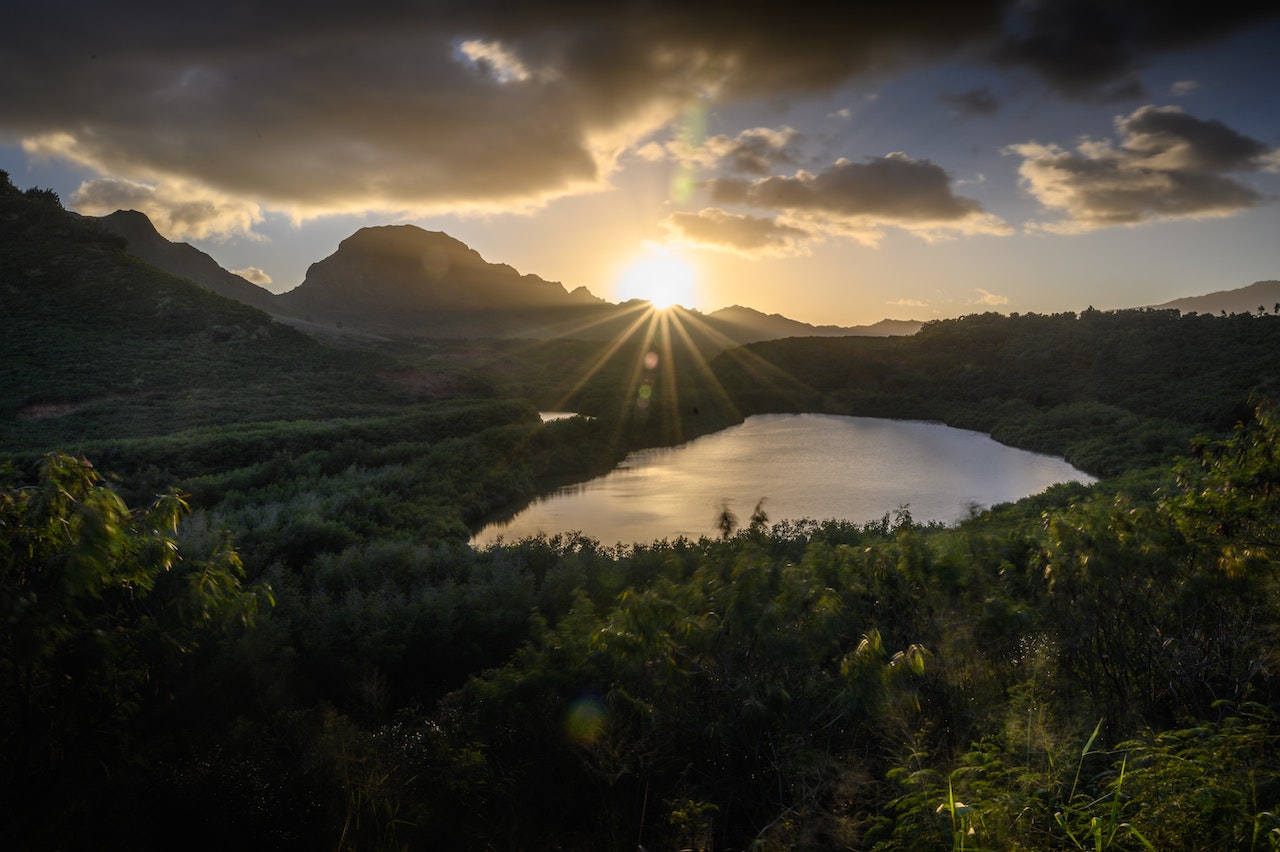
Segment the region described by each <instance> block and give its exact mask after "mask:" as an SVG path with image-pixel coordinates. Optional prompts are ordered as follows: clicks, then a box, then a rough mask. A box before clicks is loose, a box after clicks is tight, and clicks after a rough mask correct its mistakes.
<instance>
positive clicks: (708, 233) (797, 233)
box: [662, 207, 813, 257]
mask: <svg viewBox="0 0 1280 852" xmlns="http://www.w3.org/2000/svg"><path fill="white" fill-rule="evenodd" d="M662 225H663V227H664V228H665V229H666V230H667V232H668V233H669V234H671V235H672V237H674V239H675V241H676V242H682V243H685V244H688V245H694V246H698V247H700V248H710V249H717V250H719V251H730V252H734V253H736V254H741V255H745V256H747V257H782V256H786V255H793V254H803V253H804V252H805V243H806V241H807V240H808V239H809V238H811V237H812V236H813V235H812V234H811V233H810V232H809V231H807V230H805V229H803V228H798V227H795V226H792V225H782V224H779V223H778V222H775V221H774V220H773V219H768V218H762V217H759V216H744V215H741V214H738V213H730V212H728V211H727V210H721V209H720V208H717V207H707V208H704V209H703V210H699V211H698V212H697V213H673V214H671V215H670V216H668V217H667V218H666V219H664V220H663V221H662Z"/></svg>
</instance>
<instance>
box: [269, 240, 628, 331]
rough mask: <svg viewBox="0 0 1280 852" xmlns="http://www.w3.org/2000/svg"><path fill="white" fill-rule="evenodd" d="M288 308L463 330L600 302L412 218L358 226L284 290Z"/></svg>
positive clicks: (316, 316)
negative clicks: (501, 261) (413, 222)
mask: <svg viewBox="0 0 1280 852" xmlns="http://www.w3.org/2000/svg"><path fill="white" fill-rule="evenodd" d="M279 303H280V304H281V306H282V307H283V308H284V310H285V311H286V312H287V313H290V314H292V315H294V316H298V317H302V318H304V319H309V320H314V321H317V322H334V323H339V322H341V323H344V324H351V325H355V326H358V327H360V328H364V329H367V330H371V331H381V332H400V333H417V334H423V333H435V334H447V335H450V336H465V334H460V332H466V331H468V330H472V329H474V328H475V327H476V326H477V324H478V323H477V320H480V319H482V318H485V319H487V322H485V323H480V325H489V326H491V327H492V330H494V331H500V330H501V331H510V330H511V326H512V325H513V324H514V325H516V326H523V325H527V324H528V321H529V319H530V318H535V319H536V318H539V316H540V315H541V314H543V313H545V312H546V311H548V310H554V309H573V308H582V307H591V308H595V307H603V306H605V305H607V304H608V303H606V302H603V301H601V300H599V299H595V298H594V297H593V296H591V295H590V294H589V293H588V292H587V291H586V290H583V289H581V288H580V289H579V290H575V291H574V292H573V293H572V294H571V293H569V292H567V291H566V290H565V288H564V286H563V285H561V284H559V283H555V282H551V281H544V280H543V279H541V278H539V277H538V276H536V275H521V274H520V273H518V272H517V271H516V270H515V269H513V268H511V267H510V266H507V265H505V264H498V263H489V262H487V261H486V260H485V259H484V258H483V257H481V256H480V254H479V252H477V251H475V250H474V249H472V248H470V247H468V246H467V245H466V244H465V243H462V242H460V241H459V240H456V239H454V238H453V237H450V236H449V235H448V234H445V233H442V232H440V231H426V230H423V229H422V228H418V227H416V226H414V225H384V226H380V227H373V228H361V229H360V230H359V231H357V232H356V233H354V234H353V235H351V236H350V237H348V238H347V239H345V240H343V241H342V242H341V243H340V244H339V245H338V250H337V251H336V252H334V253H333V254H331V255H330V256H329V257H327V258H325V259H324V260H321V261H319V262H318V263H314V264H312V265H311V267H310V268H309V269H308V270H307V277H306V279H305V280H304V281H303V282H302V284H300V285H299V286H298V287H296V288H294V289H293V290H290V291H289V292H287V293H284V294H283V295H281V296H280V297H279Z"/></svg>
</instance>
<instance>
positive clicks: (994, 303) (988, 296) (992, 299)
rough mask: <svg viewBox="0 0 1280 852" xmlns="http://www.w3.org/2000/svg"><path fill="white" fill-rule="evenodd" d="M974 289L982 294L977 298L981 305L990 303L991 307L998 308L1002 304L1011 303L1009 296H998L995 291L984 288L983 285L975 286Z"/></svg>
mask: <svg viewBox="0 0 1280 852" xmlns="http://www.w3.org/2000/svg"><path fill="white" fill-rule="evenodd" d="M973 289H974V291H975V292H977V293H980V294H981V296H980V297H979V298H978V299H977V300H976V303H977V304H979V305H989V306H990V307H993V308H997V307H999V306H1001V305H1007V304H1009V297H1008V296H997V295H996V294H995V293H992V292H989V291H987V290H983V289H982V288H981V287H975V288H973Z"/></svg>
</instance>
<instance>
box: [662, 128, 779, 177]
mask: <svg viewBox="0 0 1280 852" xmlns="http://www.w3.org/2000/svg"><path fill="white" fill-rule="evenodd" d="M801 138H802V137H801V134H800V133H799V132H798V131H797V130H795V129H794V128H791V127H786V126H783V127H780V128H778V129H776V130H775V129H773V128H770V127H753V128H750V129H748V130H743V131H742V132H741V133H739V134H737V135H736V136H725V135H718V136H711V137H708V138H706V139H703V140H701V141H700V142H694V143H691V142H690V141H689V140H686V139H677V140H674V141H672V142H669V143H668V144H667V145H666V146H663V149H662V150H663V151H664V153H665V154H666V155H667V156H671V157H675V158H676V159H679V160H680V161H682V162H684V163H687V164H691V165H696V166H700V167H702V168H708V169H711V168H718V169H722V170H725V171H730V172H740V173H745V174H754V175H764V174H768V173H769V172H771V171H773V170H774V168H775V167H777V166H780V165H788V164H792V163H794V162H795V156H796V155H795V147H796V145H797V143H798V142H800V141H801ZM637 153H639V154H640V155H641V156H642V157H645V158H646V159H653V158H654V154H653V149H652V147H651V146H645V147H644V148H641V149H640V150H639V151H637Z"/></svg>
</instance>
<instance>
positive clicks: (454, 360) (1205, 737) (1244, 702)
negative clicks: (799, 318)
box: [0, 176, 1280, 850]
mask: <svg viewBox="0 0 1280 852" xmlns="http://www.w3.org/2000/svg"><path fill="white" fill-rule="evenodd" d="M0 183H2V184H3V186H0V289H2V291H3V299H4V305H5V317H6V319H5V323H6V334H5V335H4V336H3V340H2V341H0V355H3V365H4V366H3V373H2V374H0V463H2V466H0V624H2V627H0V629H2V630H3V641H0V680H2V681H3V688H0V720H2V721H3V727H2V729H0V730H2V731H3V733H2V734H0V792H2V794H3V796H4V798H5V801H6V808H5V810H4V813H3V815H0V837H4V838H6V843H5V846H6V848H15V849H83V848H94V849H121V850H123V849H131V850H135V849H150V848H173V847H175V846H180V847H183V848H199V849H202V848H209V849H213V848H225V847H228V846H239V847H244V846H251V847H262V848H274V849H339V850H348V849H349V850H357V849H437V848H459V849H581V850H595V849H623V848H627V849H635V848H643V849H648V850H655V849H671V850H676V849H706V850H713V849H714V850H734V849H761V850H768V849H779V850H781V849H858V850H928V849H937V850H958V849H967V850H981V849H992V850H994V849H1023V850H1074V849H1095V850H1102V849H1114V850H1166V849H1173V850H1176V849H1188V850H1192V849H1194V850H1204V849H1242V850H1243V849H1249V850H1253V849H1280V760H1277V759H1276V757H1275V754H1276V753H1277V749H1276V745H1277V736H1278V735H1280V724H1278V720H1277V712H1278V711H1280V695H1278V694H1277V682H1276V680H1275V679H1274V677H1273V674H1274V673H1275V671H1276V665H1277V662H1278V661H1277V659H1276V639H1277V631H1278V630H1280V589H1278V588H1277V577H1276V566H1277V559H1278V558H1280V557H1278V555H1277V548H1278V547H1280V413H1278V412H1277V410H1276V408H1275V405H1274V401H1275V400H1276V399H1278V398H1280V389H1277V388H1276V387H1275V383H1276V377H1277V376H1280V363H1277V361H1280V318H1277V317H1274V316H1263V315H1243V314H1241V315H1234V316H1216V317H1215V316H1195V315H1190V316H1179V315H1178V314H1177V313H1176V312H1167V311H1142V310H1135V311H1116V312H1102V311H1096V310H1092V309H1089V310H1085V311H1083V312H1081V313H1079V314H1061V315H1054V316H1040V315H1023V316H1000V315H996V314H983V315H975V316H969V317H963V318H960V319H955V320H943V321H937V322H933V323H929V324H927V325H926V326H925V327H924V328H923V329H922V330H921V332H919V333H918V334H917V335H915V336H912V337H903V338H883V339H881V338H825V339H818V338H812V339H789V340H779V341H769V342H764V343H757V344H752V345H750V346H745V347H731V348H727V349H725V350H724V351H722V352H720V353H718V354H716V353H709V352H707V351H706V350H705V349H699V348H698V347H696V346H694V345H692V344H691V343H690V342H689V337H688V336H686V335H683V334H682V333H681V331H680V329H678V328H673V327H671V326H669V325H668V326H663V325H662V324H660V323H657V322H653V323H650V324H648V325H647V326H644V325H640V326H637V328H636V329H635V333H634V334H633V335H631V336H630V337H628V338H626V339H620V340H618V341H603V342H602V341H590V340H573V339H560V340H549V341H513V340H487V341H461V342H460V341H456V340H455V341H441V340H417V339H415V340H397V341H389V342H377V341H367V340H363V341H348V342H345V343H343V342H341V341H337V342H335V341H333V340H325V341H320V340H317V339H315V338H312V337H309V336H307V335H305V334H303V333H301V332H299V331H297V330H295V329H293V328H290V327H288V326H284V325H281V324H280V323H277V322H274V321H272V320H271V318H270V317H268V316H267V315H266V314H263V313H261V312H259V311H257V310H256V309H252V308H249V307H247V306H243V305H240V304H238V303H234V302H230V301H228V300H225V299H221V298H219V297H215V296H213V295H212V294H209V293H207V292H206V291H202V290H200V289H199V288H198V287H196V286H195V285H192V284H190V283H189V282H185V281H181V280H178V279H174V278H172V277H170V276H166V275H164V274H163V273H160V272H159V271H158V270H155V269H153V268H151V267H147V266H145V265H144V264H141V263H139V262H137V261H134V260H133V259H132V258H130V257H128V256H127V255H126V254H125V253H124V251H123V247H122V246H121V245H120V242H119V240H118V239H115V238H113V237H111V235H109V234H106V233H105V232H102V231H100V230H98V229H96V228H95V227H94V226H93V225H92V224H91V223H87V222H84V221H82V220H79V219H78V218H77V217H74V216H73V215H72V214H69V213H67V212H66V211H64V210H62V208H61V205H60V204H59V203H58V200H57V198H56V196H54V197H50V196H52V193H47V192H44V191H39V190H27V191H26V192H22V191H19V190H17V189H16V188H14V187H13V186H12V184H11V183H10V182H9V181H8V178H7V176H6V177H5V179H4V180H3V181H0ZM650 352H654V353H659V354H660V357H659V358H658V359H656V363H655V359H646V357H645V356H646V354H647V353H650ZM406 377H410V378H412V379H414V380H413V381H405V378H406ZM424 377H430V378H431V379H432V381H431V382H425V381H421V379H423V378H424ZM641 389H645V392H644V393H641ZM640 400H644V403H645V404H644V405H641V404H640ZM540 408H541V409H548V408H564V409H567V410H572V411H579V412H581V413H583V414H586V415H591V417H590V419H589V418H587V417H575V418H570V419H566V420H561V421H557V422H553V423H546V424H543V423H542V422H541V421H540V420H539V418H538V416H537V411H538V410H539V409H540ZM786 411H822V412H829V413H845V414H858V415H863V416H882V417H899V418H919V419H929V420H937V421H940V422H945V423H948V424H950V425H955V426H962V427H965V428H972V429H980V430H982V431H985V432H988V433H990V434H992V435H993V436H994V437H996V438H997V439H999V440H1001V441H1004V442H1005V443H1009V444H1011V445H1014V446H1020V447H1024V448H1028V449H1035V450H1039V451H1045V452H1052V453H1055V454H1058V455H1062V456H1064V457H1066V458H1067V459H1068V460H1069V461H1071V462H1072V463H1074V464H1076V465H1077V466H1078V467H1081V468H1082V469H1084V470H1086V471H1089V472H1090V473H1094V474H1095V475H1098V476H1100V477H1102V479H1101V481H1100V482H1099V483H1097V484H1096V485H1093V486H1089V487H1085V486H1080V485H1060V486H1055V487H1053V488H1051V489H1049V490H1048V491H1046V492H1045V493H1043V494H1039V495H1035V496H1033V497H1029V498H1027V499H1025V500H1022V501H1019V502H1017V503H1013V504H1008V505H1001V506H996V507H992V508H990V509H986V510H983V511H978V512H975V513H974V514H973V516H972V517H970V518H968V519H967V520H965V521H963V522H962V523H959V524H957V525H954V526H941V525H933V524H922V523H918V522H916V521H914V520H913V519H912V518H911V516H910V514H909V512H907V511H904V510H901V509H895V508H894V507H886V512H885V514H884V516H883V518H881V519H880V520H878V521H875V522H873V523H867V524H853V523H849V522H843V521H838V520H831V519H783V518H779V519H770V518H768V517H767V516H766V515H765V514H764V513H763V512H757V513H753V514H752V516H751V517H749V518H746V519H743V523H742V525H741V526H739V525H738V524H737V523H736V522H735V523H729V524H725V525H724V527H723V528H717V526H716V519H715V518H712V517H709V518H708V519H707V534H706V536H704V537H701V538H699V539H698V540H690V539H683V538H681V539H677V540H666V541H655V542H647V543H625V544H621V543H610V542H601V541H596V540H593V539H590V538H585V537H583V536H581V535H578V534H575V533H572V532H566V533H563V534H558V535H551V536H541V537H535V538H530V539H526V540H522V541H517V542H510V543H507V544H505V545H503V546H495V547H490V548H487V549H482V550H477V549H474V548H472V547H471V546H470V545H469V544H468V539H469V537H470V534H471V532H472V531H473V530H475V529H476V528H478V527H479V526H480V525H481V524H482V523H483V522H484V520H485V519H486V518H487V517H489V516H491V515H492V514H493V513H495V512H500V511H503V510H509V509H511V508H512V507H515V506H519V505H520V504H521V503H523V502H526V501H528V500H529V499H531V498H532V497H533V496H534V495H536V494H538V493H541V492H543V491H546V490H547V489H549V488H551V487H553V486H554V485H556V484H558V483H562V482H572V481H580V480H582V479H585V478H587V477H589V476H592V475H594V474H596V473H599V472H602V471H605V470H608V469H609V468H610V467H611V466H612V465H614V464H615V463H616V462H617V461H618V460H620V459H621V458H622V457H623V456H624V455H625V453H626V452H627V451H629V450H631V449H635V448H639V447H644V446H653V445H659V444H665V443H674V442H677V441H681V440H685V439H687V438H689V437H692V436H694V435H697V434H702V433H705V432H708V431H712V430H714V429H717V428H721V427H722V426H724V425H727V424H730V423H733V422H737V421H739V420H741V419H742V418H743V417H745V416H748V415H750V414H753V413H763V412H786ZM729 520H731V521H732V520H734V519H729Z"/></svg>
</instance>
